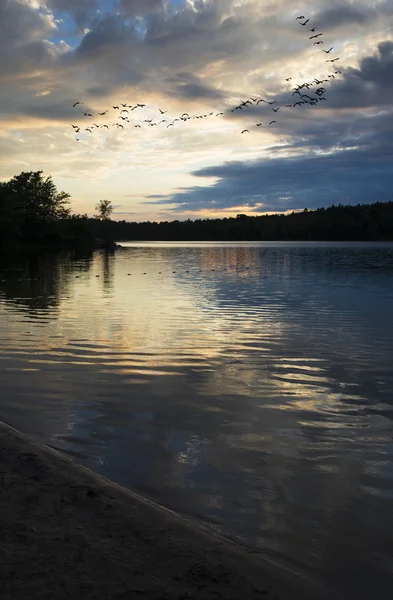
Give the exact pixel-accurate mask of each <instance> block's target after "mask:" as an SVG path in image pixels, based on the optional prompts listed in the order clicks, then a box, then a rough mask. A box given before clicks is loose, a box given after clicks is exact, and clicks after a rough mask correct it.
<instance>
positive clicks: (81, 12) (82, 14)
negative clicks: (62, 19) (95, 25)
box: [46, 0, 99, 29]
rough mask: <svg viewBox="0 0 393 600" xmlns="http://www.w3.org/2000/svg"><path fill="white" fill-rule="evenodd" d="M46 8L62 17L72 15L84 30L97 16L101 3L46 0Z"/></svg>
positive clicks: (81, 0) (94, 1)
mask: <svg viewBox="0 0 393 600" xmlns="http://www.w3.org/2000/svg"><path fill="white" fill-rule="evenodd" d="M46 6H47V7H48V9H49V10H51V11H56V12H58V13H59V14H61V15H64V14H71V15H72V17H73V19H74V21H75V23H76V25H77V26H78V27H79V28H80V29H82V28H83V27H85V26H86V25H87V24H88V23H90V21H91V20H92V18H94V16H95V15H96V14H97V11H98V9H99V2H98V0H46Z"/></svg>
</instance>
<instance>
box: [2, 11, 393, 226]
mask: <svg viewBox="0 0 393 600" xmlns="http://www.w3.org/2000/svg"><path fill="white" fill-rule="evenodd" d="M298 16H304V19H301V20H296V17H298ZM307 19H309V22H308V23H306V25H304V26H303V25H301V23H303V22H305V21H306V20H307ZM314 28H315V31H313V32H311V31H310V29H314ZM319 33H321V34H322V35H321V36H320V37H318V38H314V39H311V40H310V39H309V38H310V37H311V36H312V35H317V34H319ZM317 41H320V42H323V43H322V44H316V43H314V42H317ZM331 47H333V49H332V50H331V52H329V54H327V53H326V52H324V50H325V51H327V50H329V49H330V48H331ZM334 58H339V60H337V61H336V62H334V63H328V62H326V61H327V60H330V59H334ZM336 71H340V73H335V72H336ZM333 75H334V77H333ZM289 78H291V79H289ZM314 79H317V80H319V81H322V80H326V81H325V82H324V83H322V84H317V83H315V85H314V86H310V88H309V89H307V88H306V87H303V88H302V89H301V90H300V93H301V94H307V95H308V96H309V98H323V97H324V98H325V100H322V99H321V100H318V101H317V102H316V103H315V105H311V104H310V103H309V102H310V101H309V100H308V99H307V98H303V100H306V102H307V103H306V104H304V105H301V106H296V107H287V106H286V105H287V104H293V103H294V102H296V101H299V100H301V98H300V96H299V95H298V94H295V95H292V94H293V92H294V88H296V87H297V86H299V85H302V84H303V83H311V82H313V80H314ZM318 87H323V88H325V90H326V91H325V92H323V93H320V94H319V95H318V94H316V93H315V92H316V90H317V89H318ZM248 98H254V99H255V100H256V101H258V100H259V99H264V100H265V102H259V104H257V102H256V101H251V104H248V105H247V106H243V107H242V108H241V109H236V110H235V107H236V106H239V105H240V103H241V102H242V101H243V102H244V101H245V100H247V99H248ZM77 101H79V102H83V104H78V105H77V106H75V107H73V104H74V103H75V102H77ZM269 101H270V102H274V101H275V103H274V104H272V105H269V104H267V102H269ZM122 104H124V105H126V110H127V111H128V112H123V113H121V109H122V108H123V107H122V106H121V105H122ZM137 104H145V105H146V106H143V107H137V108H134V109H132V107H134V106H136V105H137ZM114 106H119V109H114V108H113V107H114ZM278 107H280V108H279V110H278V111H277V112H273V108H278ZM106 111H107V112H106ZM161 111H162V112H163V113H164V114H162V113H161ZM83 112H87V113H89V114H92V115H93V116H92V117H90V116H84V115H83ZM99 113H105V114H102V115H100V114H99ZM210 113H212V114H210ZM219 113H223V114H219ZM120 115H121V116H123V117H124V119H120ZM182 115H184V117H183V120H181V118H180V117H181V116H182ZM204 115H207V116H204ZM196 117H200V118H196ZM125 119H128V120H125ZM174 119H178V120H177V121H174ZM150 120H151V123H148V122H147V121H150ZM272 120H275V121H276V122H275V123H272V124H271V125H269V123H270V121H272ZM117 123H118V124H121V125H122V126H123V127H118V126H117V125H116V124H117ZM258 124H259V125H258ZM72 125H75V126H78V127H79V128H80V130H79V132H77V133H76V131H77V130H76V129H74V128H73V127H72ZM96 125H97V126H96ZM103 125H107V127H103ZM86 127H89V128H91V131H88V130H86V129H85V128H86ZM244 129H247V130H249V132H245V133H243V134H242V133H241V132H242V131H243V130H244ZM39 169H41V170H43V171H44V174H45V175H52V176H53V178H54V181H55V183H56V185H57V187H58V189H61V190H64V191H67V192H69V193H70V194H71V196H72V208H73V210H74V211H75V212H78V213H87V214H89V215H91V214H93V213H94V206H95V204H96V202H97V201H98V200H99V199H101V198H105V199H108V200H111V201H112V204H113V205H114V206H115V214H114V218H117V219H126V220H137V221H140V220H147V219H149V220H156V221H161V220H172V219H184V218H200V217H215V216H218V217H222V216H230V215H236V214H238V213H239V212H242V213H247V214H260V213H264V212H271V211H274V212H277V211H280V212H281V211H283V212H284V211H288V210H294V209H295V210H296V209H302V208H305V207H308V208H313V207H317V206H328V205H331V204H338V203H340V202H342V203H344V204H356V203H358V202H360V203H366V202H372V201H378V200H380V201H385V200H393V192H392V187H393V3H392V2H391V0H353V1H351V0H329V2H326V0H311V1H309V2H304V1H303V0H299V1H296V0H248V1H247V0H0V179H1V180H6V179H9V178H10V177H12V176H13V175H16V174H18V173H20V172H21V171H30V170H39Z"/></svg>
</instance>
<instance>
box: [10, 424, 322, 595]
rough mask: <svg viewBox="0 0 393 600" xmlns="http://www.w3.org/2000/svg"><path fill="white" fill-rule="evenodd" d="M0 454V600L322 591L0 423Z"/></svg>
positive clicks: (305, 592) (311, 593)
mask: <svg viewBox="0 0 393 600" xmlns="http://www.w3.org/2000/svg"><path fill="white" fill-rule="evenodd" d="M0 457H1V458H0V482H1V485H0V590H1V592H0V595H1V598H2V600H8V599H11V598H12V600H19V599H23V600H24V599H28V598H30V599H31V598H34V599H40V600H44V599H48V600H49V599H50V600H54V599H60V598H61V599H62V598H72V599H78V600H83V599H90V598H94V599H105V600H110V599H122V598H127V599H134V598H135V599H144V598H146V599H148V600H175V599H176V600H188V599H198V600H207V599H213V598H214V599H218V598H222V599H223V600H224V599H225V600H232V599H233V600H235V599H236V600H238V599H244V600H254V599H255V600H256V599H258V600H261V599H267V600H272V599H278V598H279V599H280V600H293V599H301V600H306V599H313V600H314V599H317V598H324V597H327V596H325V595H324V594H323V593H322V592H321V591H320V590H317V589H316V588H315V587H313V586H311V585H310V583H307V582H304V580H301V579H300V578H297V577H296V576H295V575H293V574H291V573H288V572H287V571H284V570H283V569H280V568H278V567H276V566H271V565H269V564H268V563H267V562H266V561H263V560H262V559H260V558H259V557H258V556H256V555H255V554H253V553H250V552H247V551H246V550H243V549H242V548H240V547H239V546H237V545H236V544H234V543H231V542H229V541H227V540H224V539H222V538H220V537H218V536H214V535H211V534H209V533H206V532H205V531H204V530H202V529H199V528H198V527H196V526H194V525H192V524H190V523H189V522H187V521H186V520H184V519H182V518H180V517H178V516H177V515H175V514H174V513H172V512H171V511H168V510H166V509H164V508H162V507H160V506H158V505H155V504H153V503H151V502H148V501H146V500H144V499H143V498H141V497H139V496H138V495H136V494H134V493H132V492H130V491H128V490H125V489H124V488H121V487H120V486H117V485H116V484H113V483H111V482H109V481H108V480H106V479H104V478H102V477H99V476H98V475H95V474H94V473H93V472H91V471H89V470H88V469H85V468H83V467H80V466H78V465H76V464H74V463H73V462H72V461H71V460H69V459H68V458H66V457H64V456H62V455H61V454H60V453H57V452H55V451H54V450H52V449H50V448H48V447H46V446H44V445H42V444H39V443H37V442H34V441H32V440H30V439H29V438H27V437H25V436H23V435H22V434H21V433H19V432H18V431H16V430H15V429H13V428H11V427H9V426H8V425H5V424H4V423H1V422H0ZM328 597H329V598H331V597H332V596H331V595H329V596H328Z"/></svg>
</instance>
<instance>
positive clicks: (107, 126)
mask: <svg viewBox="0 0 393 600" xmlns="http://www.w3.org/2000/svg"><path fill="white" fill-rule="evenodd" d="M101 127H106V128H107V129H109V127H108V125H101Z"/></svg>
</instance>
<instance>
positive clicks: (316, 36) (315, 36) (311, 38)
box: [308, 33, 323, 40]
mask: <svg viewBox="0 0 393 600" xmlns="http://www.w3.org/2000/svg"><path fill="white" fill-rule="evenodd" d="M321 35H323V33H317V35H312V36H311V37H310V38H308V39H309V40H313V39H314V38H318V37H320V36H321Z"/></svg>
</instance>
